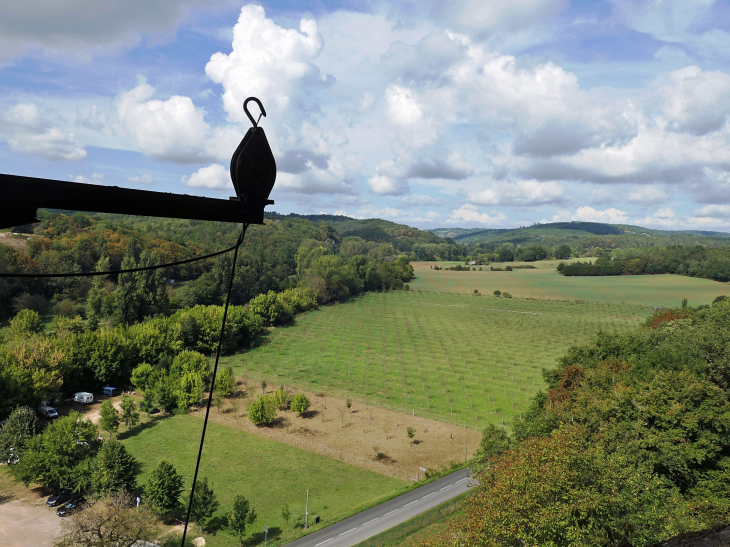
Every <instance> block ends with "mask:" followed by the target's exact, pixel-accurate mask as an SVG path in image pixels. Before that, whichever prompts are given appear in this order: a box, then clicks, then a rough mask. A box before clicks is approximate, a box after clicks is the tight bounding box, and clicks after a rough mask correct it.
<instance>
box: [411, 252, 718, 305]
mask: <svg viewBox="0 0 730 547" xmlns="http://www.w3.org/2000/svg"><path fill="white" fill-rule="evenodd" d="M433 264H435V263H434V262H412V263H411V265H412V266H413V268H414V270H415V276H416V278H415V279H414V280H413V281H411V282H410V285H411V288H412V289H419V290H422V291H436V292H457V293H473V292H474V289H478V290H479V292H480V293H482V294H492V293H493V292H494V291H495V290H496V289H499V290H500V291H507V292H509V293H510V294H512V296H516V297H519V298H548V299H555V300H585V301H587V302H603V303H606V302H609V303H611V304H621V303H626V304H638V305H641V306H651V307H676V306H679V305H680V303H681V301H682V299H683V298H686V299H687V300H688V301H689V305H690V306H697V305H699V304H709V303H710V302H712V301H713V300H714V299H715V297H717V296H720V295H726V296H730V285H728V284H727V283H720V282H718V281H710V280H709V279H700V278H697V277H685V276H682V275H620V276H619V275H617V276H605V277H563V276H562V275H560V274H559V273H558V272H556V271H555V267H556V266H557V264H558V261H556V260H545V261H541V262H531V263H529V264H530V265H533V266H535V267H536V269H534V270H532V269H528V270H521V269H518V270H514V271H511V272H505V271H503V272H492V271H490V270H489V266H481V268H482V271H481V272H480V271H478V270H477V271H469V272H465V271H461V272H458V271H444V270H433V269H431V266H432V265H433ZM438 264H439V266H452V265H455V264H463V262H439V263H438ZM510 264H512V265H513V266H514V265H516V264H523V263H521V262H514V263H510ZM507 265H508V264H493V266H495V267H504V266H507Z"/></svg>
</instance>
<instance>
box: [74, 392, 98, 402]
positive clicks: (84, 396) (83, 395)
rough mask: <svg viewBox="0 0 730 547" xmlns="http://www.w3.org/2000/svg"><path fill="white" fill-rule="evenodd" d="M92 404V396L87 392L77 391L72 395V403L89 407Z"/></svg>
mask: <svg viewBox="0 0 730 547" xmlns="http://www.w3.org/2000/svg"><path fill="white" fill-rule="evenodd" d="M93 402H94V396H93V395H92V394H91V393H89V392H88V391H79V392H78V393H77V394H76V395H74V403H80V404H82V405H90V404H91V403H93Z"/></svg>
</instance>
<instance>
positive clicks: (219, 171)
mask: <svg viewBox="0 0 730 547" xmlns="http://www.w3.org/2000/svg"><path fill="white" fill-rule="evenodd" d="M181 182H182V183H183V184H184V185H185V186H191V187H194V188H210V189H212V190H231V191H233V184H232V183H231V175H230V173H229V172H228V170H227V169H226V168H225V167H223V166H222V165H220V164H219V163H214V164H212V165H209V166H207V167H201V168H200V169H198V170H197V171H196V172H195V173H193V174H192V175H190V176H183V177H182V179H181Z"/></svg>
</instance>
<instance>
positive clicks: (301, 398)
mask: <svg viewBox="0 0 730 547" xmlns="http://www.w3.org/2000/svg"><path fill="white" fill-rule="evenodd" d="M291 409H292V410H293V411H294V412H297V413H299V415H300V416H301V415H302V414H304V413H305V412H306V411H307V410H309V399H308V398H307V396H306V395H304V393H297V394H296V395H294V397H292V399H291Z"/></svg>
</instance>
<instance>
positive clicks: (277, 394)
mask: <svg viewBox="0 0 730 547" xmlns="http://www.w3.org/2000/svg"><path fill="white" fill-rule="evenodd" d="M269 397H271V399H272V401H274V404H275V405H276V408H278V409H279V410H286V407H287V405H288V404H289V394H288V393H287V392H286V389H284V388H283V387H281V388H279V389H275V390H274V391H273V392H271V393H270V394H269Z"/></svg>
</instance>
